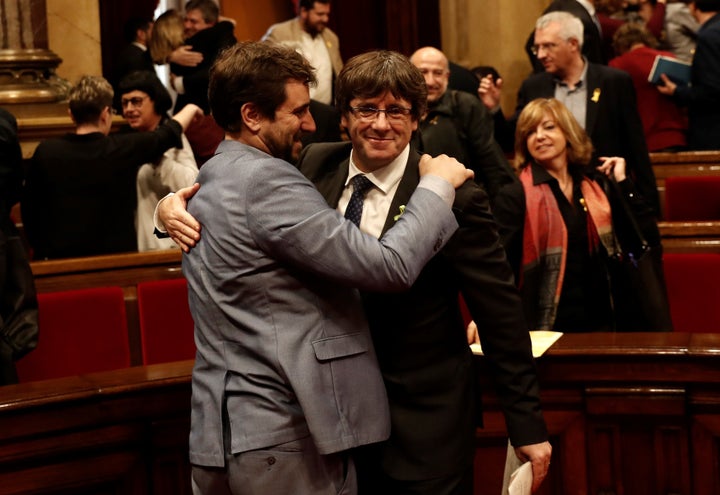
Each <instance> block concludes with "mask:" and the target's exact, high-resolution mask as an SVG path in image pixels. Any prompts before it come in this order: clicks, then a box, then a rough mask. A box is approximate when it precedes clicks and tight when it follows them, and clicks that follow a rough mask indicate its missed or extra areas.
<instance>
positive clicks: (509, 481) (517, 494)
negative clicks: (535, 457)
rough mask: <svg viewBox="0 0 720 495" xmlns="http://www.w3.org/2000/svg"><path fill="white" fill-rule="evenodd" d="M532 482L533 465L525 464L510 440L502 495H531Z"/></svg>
mask: <svg viewBox="0 0 720 495" xmlns="http://www.w3.org/2000/svg"><path fill="white" fill-rule="evenodd" d="M532 481H533V477H532V464H530V462H529V461H528V462H526V463H524V464H523V463H522V461H521V460H520V459H518V456H517V455H515V449H514V448H513V446H512V445H510V440H508V446H507V454H506V455H505V472H504V473H503V487H502V492H501V495H531V489H532Z"/></svg>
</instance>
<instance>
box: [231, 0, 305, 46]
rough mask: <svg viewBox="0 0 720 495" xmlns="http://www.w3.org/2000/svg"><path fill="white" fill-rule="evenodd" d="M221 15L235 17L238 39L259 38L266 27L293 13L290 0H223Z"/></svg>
mask: <svg viewBox="0 0 720 495" xmlns="http://www.w3.org/2000/svg"><path fill="white" fill-rule="evenodd" d="M220 5H221V8H222V12H223V15H225V16H227V17H231V18H233V19H235V23H236V24H235V37H236V38H237V39H238V40H239V41H245V40H259V39H260V38H261V37H262V35H263V34H265V31H267V28H269V27H270V26H271V25H272V24H275V23H276V22H280V21H285V20H287V19H290V18H292V17H293V16H294V15H295V12H294V11H293V8H292V5H291V2H290V0H259V1H258V0H223V1H221V2H220Z"/></svg>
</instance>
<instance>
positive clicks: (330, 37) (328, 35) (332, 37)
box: [322, 27, 340, 46]
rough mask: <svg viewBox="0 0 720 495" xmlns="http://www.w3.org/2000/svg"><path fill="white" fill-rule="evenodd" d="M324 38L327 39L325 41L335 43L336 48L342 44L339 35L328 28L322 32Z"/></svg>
mask: <svg viewBox="0 0 720 495" xmlns="http://www.w3.org/2000/svg"><path fill="white" fill-rule="evenodd" d="M322 37H323V38H324V39H325V41H332V42H334V44H335V46H337V45H339V44H340V38H338V35H337V34H335V31H333V30H332V29H330V28H329V27H326V28H325V29H323V30H322Z"/></svg>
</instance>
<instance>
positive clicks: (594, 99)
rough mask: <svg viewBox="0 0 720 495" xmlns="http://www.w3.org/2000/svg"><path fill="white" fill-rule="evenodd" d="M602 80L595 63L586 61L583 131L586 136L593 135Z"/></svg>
mask: <svg viewBox="0 0 720 495" xmlns="http://www.w3.org/2000/svg"><path fill="white" fill-rule="evenodd" d="M601 86H602V80H601V79H600V77H599V74H598V72H597V70H596V67H595V64H591V63H588V70H587V106H586V109H585V132H586V133H587V135H588V136H592V135H593V130H595V123H596V122H597V116H598V108H599V107H600V99H601V98H602V91H601Z"/></svg>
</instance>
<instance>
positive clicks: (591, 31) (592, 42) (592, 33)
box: [525, 0, 607, 72]
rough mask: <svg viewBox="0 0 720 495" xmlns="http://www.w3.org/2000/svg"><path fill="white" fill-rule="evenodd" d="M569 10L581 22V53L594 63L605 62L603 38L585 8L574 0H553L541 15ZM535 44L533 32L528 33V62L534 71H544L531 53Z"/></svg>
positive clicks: (526, 45) (526, 47)
mask: <svg viewBox="0 0 720 495" xmlns="http://www.w3.org/2000/svg"><path fill="white" fill-rule="evenodd" d="M557 11H562V12H569V13H571V14H572V15H574V16H575V17H577V18H578V19H580V20H581V21H582V23H583V48H582V52H583V55H585V56H586V57H587V59H588V60H589V61H590V62H593V63H595V64H606V63H607V57H606V56H605V50H604V48H603V40H602V36H601V35H600V31H598V28H597V26H596V25H595V23H594V22H593V18H592V17H590V14H589V13H588V11H587V9H586V8H585V7H583V6H582V5H581V4H579V3H578V2H577V1H576V0H554V1H553V2H552V3H551V4H550V5H549V6H548V8H547V9H545V11H544V12H543V15H545V14H547V13H548V12H557ZM534 44H535V32H534V31H533V32H532V33H530V37H529V38H528V40H527V43H525V52H527V54H528V57H530V63H531V64H532V66H533V70H534V71H535V72H542V71H544V70H545V69H544V67H543V65H542V64H541V63H540V62H539V61H538V59H537V57H536V56H535V55H534V54H533V52H532V50H531V48H532V46H533V45H534Z"/></svg>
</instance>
